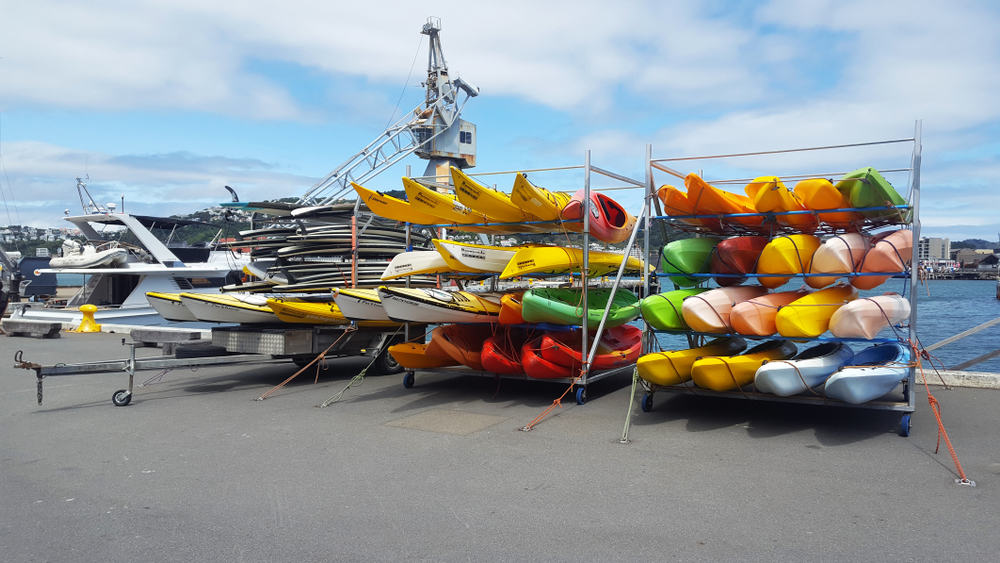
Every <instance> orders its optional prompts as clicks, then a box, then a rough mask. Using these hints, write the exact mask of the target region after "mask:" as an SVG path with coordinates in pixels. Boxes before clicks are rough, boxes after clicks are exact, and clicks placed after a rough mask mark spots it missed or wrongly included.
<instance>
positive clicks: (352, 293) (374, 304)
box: [333, 288, 389, 321]
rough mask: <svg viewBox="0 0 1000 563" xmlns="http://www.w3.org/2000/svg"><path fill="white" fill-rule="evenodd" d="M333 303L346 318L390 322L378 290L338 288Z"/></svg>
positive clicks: (334, 293) (334, 292)
mask: <svg viewBox="0 0 1000 563" xmlns="http://www.w3.org/2000/svg"><path fill="white" fill-rule="evenodd" d="M333 301H334V302H335V303H336V304H337V307H338V308H339V309H340V312H341V313H343V314H344V316H345V317H347V318H348V319H351V320H354V321H388V320H389V315H386V314H385V309H384V308H383V307H382V300H381V299H380V298H379V296H378V290H377V289H361V288H350V289H349V288H338V289H335V290H333Z"/></svg>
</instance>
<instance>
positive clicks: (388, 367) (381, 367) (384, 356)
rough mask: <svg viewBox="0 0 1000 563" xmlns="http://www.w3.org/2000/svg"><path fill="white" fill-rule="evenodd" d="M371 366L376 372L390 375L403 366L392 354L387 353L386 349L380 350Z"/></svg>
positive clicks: (400, 369) (401, 369)
mask: <svg viewBox="0 0 1000 563" xmlns="http://www.w3.org/2000/svg"><path fill="white" fill-rule="evenodd" d="M372 368H373V369H374V370H375V371H376V373H379V374H382V375H391V374H393V373H399V372H401V371H403V366H401V365H400V364H399V362H397V361H396V358H393V357H392V354H390V353H389V350H388V349H386V350H382V353H381V354H379V355H378V358H376V359H375V363H374V364H373V365H372Z"/></svg>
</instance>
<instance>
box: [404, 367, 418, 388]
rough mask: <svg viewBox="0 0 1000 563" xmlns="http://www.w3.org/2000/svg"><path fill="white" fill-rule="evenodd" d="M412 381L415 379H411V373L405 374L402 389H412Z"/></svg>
mask: <svg viewBox="0 0 1000 563" xmlns="http://www.w3.org/2000/svg"><path fill="white" fill-rule="evenodd" d="M414 379H415V378H414V377H413V372H412V371H408V372H406V375H404V376H403V387H405V388H406V389H410V388H412V387H413V383H414Z"/></svg>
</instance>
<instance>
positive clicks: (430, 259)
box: [382, 250, 454, 280]
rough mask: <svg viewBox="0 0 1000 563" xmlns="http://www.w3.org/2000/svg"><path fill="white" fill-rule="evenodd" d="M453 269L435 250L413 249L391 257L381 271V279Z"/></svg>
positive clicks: (445, 271)
mask: <svg viewBox="0 0 1000 563" xmlns="http://www.w3.org/2000/svg"><path fill="white" fill-rule="evenodd" d="M452 271H454V269H453V268H452V267H451V266H449V265H448V262H446V261H445V259H444V258H442V257H441V254H440V253H439V252H438V251H436V250H414V251H411V252H400V253H399V254H397V255H395V256H393V257H392V260H390V261H389V265H388V266H386V268H385V271H384V272H382V279H383V280H394V279H398V278H405V277H406V276H416V275H421V274H442V273H447V272H452Z"/></svg>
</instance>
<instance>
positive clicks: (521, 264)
mask: <svg viewBox="0 0 1000 563" xmlns="http://www.w3.org/2000/svg"><path fill="white" fill-rule="evenodd" d="M534 265H535V260H534V258H532V259H530V260H520V261H518V263H517V267H518V268H527V267H528V266H534Z"/></svg>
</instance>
